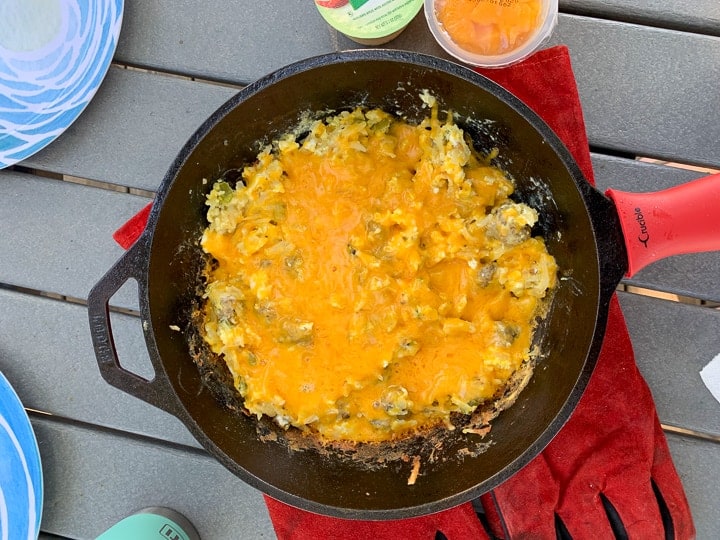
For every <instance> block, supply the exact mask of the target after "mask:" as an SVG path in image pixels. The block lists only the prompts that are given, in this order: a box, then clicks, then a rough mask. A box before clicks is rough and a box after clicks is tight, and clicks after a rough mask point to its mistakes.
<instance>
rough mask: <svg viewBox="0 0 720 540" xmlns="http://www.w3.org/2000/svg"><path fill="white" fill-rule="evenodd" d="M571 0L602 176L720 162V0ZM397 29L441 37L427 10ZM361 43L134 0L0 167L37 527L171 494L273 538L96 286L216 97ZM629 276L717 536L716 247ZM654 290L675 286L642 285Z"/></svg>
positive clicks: (11, 358) (271, 12) (685, 175)
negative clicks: (98, 62)
mask: <svg viewBox="0 0 720 540" xmlns="http://www.w3.org/2000/svg"><path fill="white" fill-rule="evenodd" d="M560 5H561V11H562V13H561V16H560V20H559V25H558V27H557V29H556V31H555V32H554V34H553V36H552V38H551V43H552V44H555V43H564V44H567V45H568V46H569V48H570V52H571V56H572V61H573V66H574V69H575V72H576V76H577V80H578V85H579V89H580V94H581V99H582V105H583V108H584V111H585V116H586V122H587V129H588V133H589V138H590V144H591V150H592V152H593V161H594V165H595V170H596V176H597V181H598V184H599V186H600V187H601V188H606V187H609V186H614V187H620V188H622V189H627V190H655V189H660V188H663V187H667V186H670V185H674V184H678V183H681V182H685V181H688V180H690V179H692V178H696V177H698V176H701V175H702V174H704V173H703V172H701V171H697V170H688V169H681V168H676V167H671V166H667V165H665V164H663V163H664V162H667V161H670V162H676V163H681V164H688V165H694V166H700V167H703V168H710V169H713V168H714V169H720V3H718V2H717V0H695V1H688V0H564V1H563V0H561V1H560ZM390 45H391V46H392V47H394V48H403V49H411V50H418V51H422V52H427V53H431V54H435V55H439V56H444V54H443V53H442V51H441V50H440V49H439V48H438V46H437V45H435V43H434V42H433V40H432V38H431V36H430V34H429V32H428V30H427V29H426V25H425V21H424V19H423V17H422V15H420V16H419V17H418V18H416V19H415V21H413V23H412V24H411V25H410V27H409V28H408V29H407V30H406V31H405V32H404V33H403V34H401V35H400V37H399V38H397V39H396V40H395V41H394V42H392V43H391V44H390ZM354 47H356V45H355V44H354V43H353V42H351V41H349V40H347V39H346V38H344V37H342V36H340V35H338V34H337V33H335V32H333V31H331V30H330V28H329V27H327V26H326V24H325V23H324V21H323V20H322V19H321V18H320V17H319V15H318V14H317V13H316V11H315V9H314V8H313V6H312V3H311V2H309V1H306V2H287V1H281V0H266V1H264V2H255V1H251V0H238V1H233V2H231V1H227V0H206V1H205V2H195V1H191V0H172V1H170V0H127V2H126V6H125V15H124V22H123V29H122V35H121V40H120V45H119V47H118V50H117V52H116V55H115V62H114V64H113V65H112V67H111V68H110V70H109V73H108V74H107V77H106V79H105V81H104V83H103V85H102V87H101V88H100V91H99V92H98V94H97V96H96V97H95V99H94V100H93V102H92V103H91V104H90V106H89V107H88V108H87V109H86V111H85V112H84V113H83V114H82V116H81V117H80V118H79V119H78V120H77V121H76V122H75V123H74V124H73V125H72V126H71V127H70V129H68V130H67V131H66V132H65V133H64V134H63V135H62V136H61V137H60V138H59V139H58V140H56V141H55V142H54V143H53V144H51V145H50V146H49V147H47V148H46V149H45V150H43V151H42V152H40V153H38V154H36V155H34V156H32V157H31V158H29V159H27V160H26V161H24V162H22V163H21V164H20V165H18V166H15V167H13V168H10V169H8V170H4V171H0V224H1V225H2V234H0V253H3V257H2V261H1V262H0V306H1V307H0V370H2V371H3V372H4V373H5V375H6V376H7V378H8V379H9V380H10V381H11V383H12V384H13V385H14V386H15V388H16V389H17V391H18V393H19V394H20V396H21V398H22V400H23V402H24V404H25V406H26V407H27V409H28V410H29V412H30V416H31V419H32V423H33V426H34V428H35V431H36V434H37V437H38V440H39V446H40V451H41V455H42V461H43V470H44V477H45V502H44V513H43V522H42V529H43V531H44V532H43V535H44V536H45V535H47V536H51V535H58V536H61V537H68V538H93V537H95V536H96V535H98V534H99V533H101V532H102V531H103V530H105V529H106V528H108V527H109V526H110V525H112V524H113V523H114V522H116V521H118V520H120V519H121V518H122V517H124V516H126V515H129V514H131V513H132V512H134V511H136V510H137V509H139V508H142V507H145V506H150V505H162V506H170V507H172V508H175V509H177V510H179V511H180V512H182V513H184V514H185V515H186V516H187V517H188V518H190V520H191V521H193V522H194V523H195V524H196V525H197V527H198V529H199V531H200V533H201V535H202V536H203V537H204V538H208V539H224V538H227V539H237V538H273V537H274V533H273V530H272V527H271V524H270V521H269V518H268V516H267V513H266V510H265V507H264V504H263V501H262V498H261V495H260V493H258V492H257V491H255V490H254V489H252V488H250V487H248V486H247V485H245V484H244V483H243V482H241V481H240V480H238V479H237V478H235V477H234V476H233V475H231V474H230V473H228V472H227V471H226V470H225V469H224V468H223V467H222V466H221V465H219V464H218V463H217V462H216V461H214V460H213V459H212V458H210V457H209V456H208V455H207V454H206V453H205V452H204V450H202V448H201V447H200V446H199V444H198V443H197V442H196V441H195V440H194V439H193V438H192V437H191V435H190V434H189V433H188V431H187V430H186V429H185V428H184V426H183V425H181V424H180V422H179V421H178V420H177V419H175V418H174V417H172V416H170V415H168V414H166V413H164V412H161V411H160V410H157V409H155V408H153V407H151V406H149V405H147V404H145V403H143V402H141V401H139V400H137V399H134V398H132V397H130V396H128V395H126V394H124V393H122V392H120V391H118V390H115V389H114V388H112V387H110V386H109V385H108V384H106V383H105V382H104V381H103V379H102V378H101V377H100V374H99V372H98V369H97V366H96V362H95V355H94V353H93V349H92V345H91V342H90V337H89V331H88V324H87V315H86V307H85V305H84V304H85V301H86V298H87V294H88V291H89V290H90V288H91V287H92V285H93V284H94V283H95V282H97V280H98V279H99V278H100V276H102V274H103V273H104V272H105V271H106V270H107V269H108V268H109V267H110V266H112V264H113V263H114V262H115V261H116V260H117V259H118V257H119V256H120V255H121V252H122V251H121V249H120V248H119V247H118V246H117V245H116V244H115V243H114V242H113V240H112V238H111V235H112V233H113V231H114V230H115V229H116V228H117V227H118V226H120V225H121V224H122V223H124V221H125V220H126V219H128V218H129V217H130V216H131V215H133V214H134V213H135V212H136V211H137V210H139V209H140V208H142V207H143V206H144V205H146V204H147V202H148V201H149V200H150V198H151V197H152V195H153V191H154V190H155V189H157V187H158V185H159V183H160V181H161V179H162V178H163V176H164V174H165V172H166V170H167V168H168V167H169V165H170V163H171V160H172V159H173V158H174V157H175V155H176V154H177V152H178V150H179V149H180V148H181V146H182V145H183V144H184V142H185V141H186V139H187V138H188V137H189V135H190V134H191V133H192V132H193V131H194V130H195V129H196V128H197V127H198V126H199V125H200V124H201V122H202V121H203V120H204V119H205V118H206V117H207V116H208V115H209V114H210V113H211V112H212V111H214V110H215V109H216V108H217V107H218V106H219V105H220V104H221V103H223V102H224V101H225V100H226V99H227V98H229V97H230V96H231V95H233V93H235V92H236V91H237V90H238V89H239V88H241V87H242V86H243V85H245V84H247V83H249V82H251V81H253V80H254V79H256V78H258V77H260V76H262V75H264V74H266V73H268V72H270V71H272V70H274V69H276V68H279V67H281V66H283V65H285V64H287V63H290V62H292V61H295V60H298V59H301V58H304V57H308V56H312V55H316V54H320V53H324V52H329V51H334V50H339V49H346V48H354ZM637 157H648V158H653V159H654V160H656V162H654V163H647V162H642V161H639V160H638V159H636V158H637ZM660 162H662V163H660ZM624 288H630V290H631V291H632V292H621V293H620V299H621V303H622V307H623V310H624V313H625V315H626V319H627V322H628V325H629V328H630V333H631V336H632V339H633V343H634V347H635V353H636V358H637V362H638V364H639V366H640V368H641V370H642V372H643V374H644V375H645V377H646V379H647V380H648V382H649V384H650V386H651V388H652V391H653V394H654V396H655V399H656V402H657V409H658V412H659V415H660V418H661V421H662V423H663V425H664V427H665V430H666V433H667V437H668V440H669V442H670V446H671V450H672V454H673V458H674V461H675V463H676V466H677V468H678V470H679V472H680V474H681V476H682V480H683V482H684V486H685V489H686V492H687V496H688V499H689V501H690V505H691V508H692V511H693V514H694V518H695V522H696V527H697V530H698V537H699V538H717V537H718V534H720V514H718V512H717V505H718V501H720V403H718V402H717V401H715V399H714V398H713V397H712V395H711V394H710V393H709V391H708V390H707V389H706V388H705V387H704V385H703V383H702V381H701V379H700V377H699V371H700V369H701V368H702V367H703V366H704V365H705V364H707V363H708V362H709V361H710V360H711V359H712V358H713V357H714V356H715V355H717V354H718V353H720V312H718V310H717V305H718V302H720V255H719V254H717V253H716V254H703V255H687V256H682V257H677V258H675V259H672V260H668V261H664V262H660V263H657V264H656V265H653V266H651V267H649V268H647V269H645V270H643V271H642V272H640V274H639V275H637V276H636V277H635V278H634V279H633V280H632V281H630V282H628V283H627V284H625V285H624ZM657 292H659V293H661V295H662V296H663V298H656V297H652V296H649V295H648V294H655V293H657ZM135 296H136V295H135V294H134V291H133V290H132V286H126V287H124V288H123V289H122V290H121V291H120V292H119V293H118V294H117V295H116V296H115V297H114V298H113V303H114V305H115V306H116V307H117V308H118V309H117V310H116V311H114V312H113V325H114V329H115V334H116V338H117V346H118V348H119V350H120V353H121V357H122V358H124V359H126V366H127V367H128V368H129V369H131V370H134V371H136V372H138V373H139V374H146V375H148V376H150V375H151V373H152V370H151V368H150V364H149V359H148V356H147V352H146V350H145V346H144V341H143V338H142V331H141V329H140V322H139V318H138V317H136V316H135V315H134V314H133V310H136V309H137V305H136V304H137V301H136V298H135ZM678 300H680V301H678Z"/></svg>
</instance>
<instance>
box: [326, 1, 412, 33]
mask: <svg viewBox="0 0 720 540" xmlns="http://www.w3.org/2000/svg"><path fill="white" fill-rule="evenodd" d="M315 5H316V6H317V8H318V11H320V15H322V17H323V18H324V19H325V20H326V21H327V23H328V24H329V25H330V26H332V27H333V28H335V29H337V30H339V31H340V32H342V33H343V34H346V35H348V36H351V37H356V38H363V39H375V38H380V37H384V36H387V35H389V34H392V33H393V32H396V31H398V30H400V29H401V28H404V27H405V26H406V25H407V24H408V23H409V22H410V21H411V20H412V19H413V18H414V17H415V15H417V14H418V12H419V11H420V8H421V7H422V5H423V0H315Z"/></svg>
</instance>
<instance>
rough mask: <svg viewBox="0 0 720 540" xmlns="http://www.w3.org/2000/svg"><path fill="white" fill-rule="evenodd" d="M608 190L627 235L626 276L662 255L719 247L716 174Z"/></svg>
mask: <svg viewBox="0 0 720 540" xmlns="http://www.w3.org/2000/svg"><path fill="white" fill-rule="evenodd" d="M606 195H607V196H608V197H610V199H612V201H613V202H614V203H615V207H616V209H617V212H618V216H619V218H620V224H621V226H622V230H623V236H624V237H625V245H626V247H627V252H628V270H627V273H626V275H627V277H631V276H633V275H634V274H635V273H637V272H638V271H639V270H640V269H642V268H644V267H645V266H647V265H649V264H651V263H653V262H655V261H657V260H660V259H664V258H665V257H670V256H673V255H682V254H684V253H699V252H703V251H716V250H720V174H713V175H710V176H705V177H702V178H699V179H698V180H693V181H691V182H687V183H685V184H681V185H679V186H675V187H672V188H669V189H665V190H662V191H656V192H651V193H628V192H625V191H617V190H614V189H609V190H608V191H607V192H606Z"/></svg>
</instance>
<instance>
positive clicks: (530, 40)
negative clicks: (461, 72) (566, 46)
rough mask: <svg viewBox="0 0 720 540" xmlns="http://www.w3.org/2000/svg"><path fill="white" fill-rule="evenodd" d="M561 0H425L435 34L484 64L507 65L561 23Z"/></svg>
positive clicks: (457, 53)
mask: <svg viewBox="0 0 720 540" xmlns="http://www.w3.org/2000/svg"><path fill="white" fill-rule="evenodd" d="M557 13H558V0H425V17H426V19H427V22H428V26H429V27H430V31H431V32H432V34H433V36H434V37H435V39H436V40H437V42H438V43H439V44H440V46H441V47H442V48H443V49H445V50H446V51H447V52H448V53H449V54H451V55H452V56H454V57H455V58H457V59H458V60H460V61H462V62H464V63H466V64H470V65H472V66H478V67H489V68H493V67H503V66H507V65H509V64H513V63H515V62H519V61H520V60H522V59H524V58H526V57H527V56H529V55H530V54H532V53H533V52H534V51H535V50H537V49H538V47H540V45H541V44H542V43H543V41H545V40H546V39H547V38H548V36H549V35H550V34H551V32H552V30H553V28H554V27H555V25H556V24H557Z"/></svg>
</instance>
